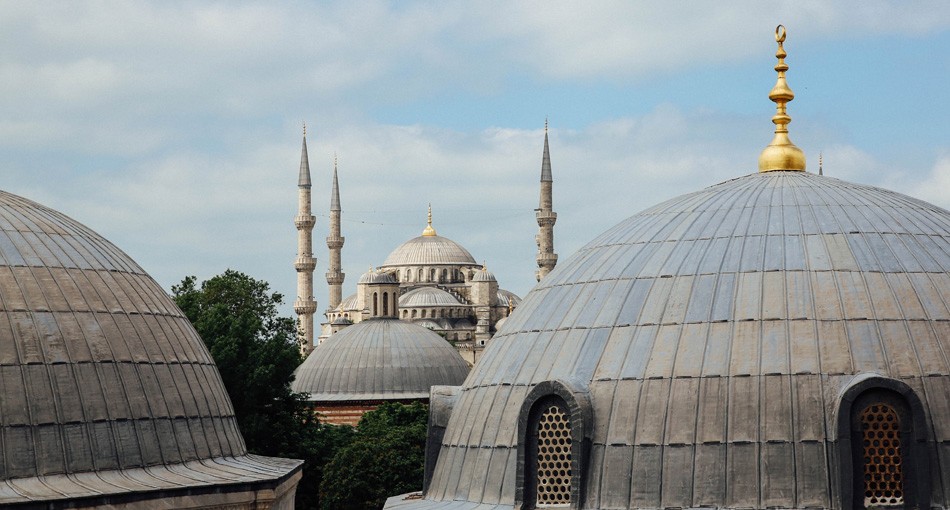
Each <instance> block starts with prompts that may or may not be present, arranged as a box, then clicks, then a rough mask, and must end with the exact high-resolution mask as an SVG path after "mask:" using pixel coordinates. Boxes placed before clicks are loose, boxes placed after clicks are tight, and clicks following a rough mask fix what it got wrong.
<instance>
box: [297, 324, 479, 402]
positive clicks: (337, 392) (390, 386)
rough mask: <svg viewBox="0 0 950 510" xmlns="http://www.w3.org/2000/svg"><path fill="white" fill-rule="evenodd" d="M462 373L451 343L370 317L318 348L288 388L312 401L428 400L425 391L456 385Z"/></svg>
mask: <svg viewBox="0 0 950 510" xmlns="http://www.w3.org/2000/svg"><path fill="white" fill-rule="evenodd" d="M468 371H469V367H468V364H467V363H465V360H463V359H462V357H461V356H459V353H458V351H456V350H455V348H454V347H453V346H452V344H450V343H449V342H447V341H445V339H443V338H442V337H440V336H439V335H437V334H435V333H433V332H431V331H429V330H428V329H426V328H423V327H421V326H417V325H415V324H411V323H408V322H403V321H401V320H398V319H370V320H365V321H362V322H359V323H357V324H354V325H352V326H349V327H347V328H346V329H343V330H341V331H340V332H338V333H336V334H333V335H330V337H329V338H327V339H326V340H325V341H324V342H323V343H322V344H320V345H318V346H317V348H316V349H314V350H313V352H311V353H310V355H309V356H308V357H307V359H306V360H305V361H304V362H303V364H302V365H300V367H298V368H297V371H296V372H295V374H296V378H295V380H294V383H293V385H292V387H293V390H294V391H296V392H303V393H309V394H310V400H312V401H333V400H393V399H412V398H428V397H429V388H430V387H432V386H436V385H458V384H461V383H462V381H463V380H464V379H465V376H466V375H467V374H468Z"/></svg>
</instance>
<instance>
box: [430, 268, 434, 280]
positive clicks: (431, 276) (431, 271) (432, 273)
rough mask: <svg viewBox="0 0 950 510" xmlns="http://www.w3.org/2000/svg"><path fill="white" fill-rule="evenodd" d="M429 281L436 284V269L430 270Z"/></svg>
mask: <svg viewBox="0 0 950 510" xmlns="http://www.w3.org/2000/svg"><path fill="white" fill-rule="evenodd" d="M429 281H430V282H434V281H435V269H434V268H433V269H430V270H429Z"/></svg>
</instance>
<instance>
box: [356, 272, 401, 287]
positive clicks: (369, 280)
mask: <svg viewBox="0 0 950 510" xmlns="http://www.w3.org/2000/svg"><path fill="white" fill-rule="evenodd" d="M359 283H360V284H374V283H393V284H395V283H398V282H397V281H396V278H395V277H394V276H393V275H392V274H390V273H386V272H383V271H368V272H366V273H363V276H360V281H359Z"/></svg>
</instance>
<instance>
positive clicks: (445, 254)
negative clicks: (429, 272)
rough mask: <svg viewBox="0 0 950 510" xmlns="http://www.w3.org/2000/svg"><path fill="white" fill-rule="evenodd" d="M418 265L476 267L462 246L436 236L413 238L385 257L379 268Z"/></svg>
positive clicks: (470, 255)
mask: <svg viewBox="0 0 950 510" xmlns="http://www.w3.org/2000/svg"><path fill="white" fill-rule="evenodd" d="M419 265H433V266H436V265H476V263H475V258H474V257H472V254H471V253H469V252H468V250H466V249H465V248H463V247H462V245H460V244H458V243H456V242H455V241H453V240H451V239H449V238H446V237H442V236H438V235H434V234H433V235H421V236H419V237H414V238H412V239H410V240H408V241H406V242H404V243H402V244H401V245H399V247H397V248H396V249H395V250H393V251H392V253H390V254H389V256H388V257H386V261H385V262H383V265H381V266H379V267H381V268H386V267H399V266H419Z"/></svg>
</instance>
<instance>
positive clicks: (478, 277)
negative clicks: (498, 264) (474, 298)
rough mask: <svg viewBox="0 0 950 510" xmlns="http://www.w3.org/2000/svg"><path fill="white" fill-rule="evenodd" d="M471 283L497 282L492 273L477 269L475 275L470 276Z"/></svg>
mask: <svg viewBox="0 0 950 510" xmlns="http://www.w3.org/2000/svg"><path fill="white" fill-rule="evenodd" d="M472 281H473V282H497V281H498V280H496V279H495V274H494V273H492V272H491V271H489V270H487V269H485V268H482V269H479V270H478V271H475V275H474V276H472Z"/></svg>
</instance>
